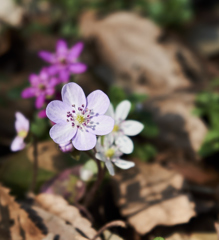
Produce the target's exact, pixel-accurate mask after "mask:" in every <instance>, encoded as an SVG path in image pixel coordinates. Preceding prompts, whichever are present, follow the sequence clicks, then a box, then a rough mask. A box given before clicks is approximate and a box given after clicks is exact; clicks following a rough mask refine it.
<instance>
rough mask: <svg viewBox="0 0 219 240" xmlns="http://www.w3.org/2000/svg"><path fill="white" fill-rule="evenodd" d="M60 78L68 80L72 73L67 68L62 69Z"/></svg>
mask: <svg viewBox="0 0 219 240" xmlns="http://www.w3.org/2000/svg"><path fill="white" fill-rule="evenodd" d="M59 78H60V80H61V82H65V83H66V82H68V81H69V78H70V74H69V72H68V71H66V70H62V71H60V72H59Z"/></svg>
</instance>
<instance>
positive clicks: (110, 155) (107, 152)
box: [105, 148, 115, 158]
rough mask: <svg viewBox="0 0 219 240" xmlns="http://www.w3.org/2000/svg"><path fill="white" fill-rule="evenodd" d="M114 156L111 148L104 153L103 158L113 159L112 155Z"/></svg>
mask: <svg viewBox="0 0 219 240" xmlns="http://www.w3.org/2000/svg"><path fill="white" fill-rule="evenodd" d="M114 154H115V150H114V149H113V148H109V149H108V150H107V151H106V152H105V156H106V157H108V158H111V157H113V155H114Z"/></svg>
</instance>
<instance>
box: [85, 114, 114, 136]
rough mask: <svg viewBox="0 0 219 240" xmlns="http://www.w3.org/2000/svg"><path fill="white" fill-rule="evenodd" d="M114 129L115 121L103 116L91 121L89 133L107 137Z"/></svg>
mask: <svg viewBox="0 0 219 240" xmlns="http://www.w3.org/2000/svg"><path fill="white" fill-rule="evenodd" d="M113 127H114V119H113V118H111V117H109V116H106V115H101V116H97V117H93V118H92V120H91V127H90V128H89V126H88V128H87V129H88V131H89V132H91V133H93V134H95V135H100V136H102V135H106V134H109V133H110V132H112V130H113Z"/></svg>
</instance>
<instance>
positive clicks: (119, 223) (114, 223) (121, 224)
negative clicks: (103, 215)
mask: <svg viewBox="0 0 219 240" xmlns="http://www.w3.org/2000/svg"><path fill="white" fill-rule="evenodd" d="M111 227H123V228H125V227H126V223H125V222H123V221H121V220H115V221H112V222H109V223H107V224H106V225H104V226H103V227H102V228H101V229H100V230H99V231H98V232H97V234H96V235H95V236H94V237H93V238H92V239H91V240H95V239H96V238H97V237H99V236H100V235H101V234H102V233H103V232H104V231H105V230H106V229H108V228H111Z"/></svg>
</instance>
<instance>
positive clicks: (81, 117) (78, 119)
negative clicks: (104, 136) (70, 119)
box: [76, 114, 85, 124]
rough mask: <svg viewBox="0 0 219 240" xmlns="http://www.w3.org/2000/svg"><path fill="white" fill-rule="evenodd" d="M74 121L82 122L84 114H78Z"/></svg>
mask: <svg viewBox="0 0 219 240" xmlns="http://www.w3.org/2000/svg"><path fill="white" fill-rule="evenodd" d="M76 121H77V122H78V123H79V124H82V123H83V122H84V121H85V116H83V115H80V114H78V115H77V117H76Z"/></svg>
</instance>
